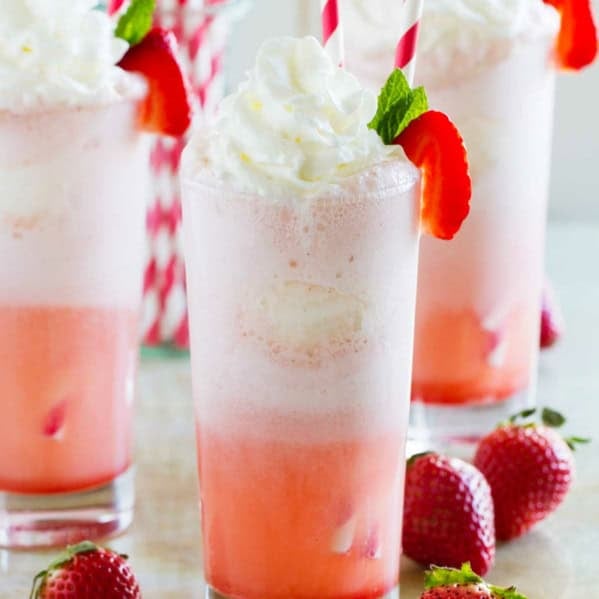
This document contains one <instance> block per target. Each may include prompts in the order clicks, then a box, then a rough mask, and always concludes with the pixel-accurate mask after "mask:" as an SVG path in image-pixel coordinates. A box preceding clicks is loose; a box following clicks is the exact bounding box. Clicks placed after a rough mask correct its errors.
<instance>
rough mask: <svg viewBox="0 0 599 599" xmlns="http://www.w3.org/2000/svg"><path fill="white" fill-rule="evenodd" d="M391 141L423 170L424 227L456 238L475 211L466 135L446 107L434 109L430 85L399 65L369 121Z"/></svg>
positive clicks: (441, 235) (447, 236)
mask: <svg viewBox="0 0 599 599" xmlns="http://www.w3.org/2000/svg"><path fill="white" fill-rule="evenodd" d="M368 126H369V128H371V129H374V130H375V131H376V132H377V133H378V134H379V136H380V137H381V139H382V140H383V142H384V143H385V144H387V145H390V144H394V145H400V146H401V147H402V148H403V150H404V152H405V154H406V156H407V157H408V159H409V160H410V161H411V162H412V163H413V164H414V165H415V166H417V167H418V168H419V169H420V171H421V174H422V197H421V203H420V221H421V225H422V228H423V230H424V231H426V232H427V233H429V234H430V235H432V236H434V237H437V238H438V239H445V240H450V239H453V237H454V236H455V235H456V234H457V233H458V231H459V230H460V228H461V226H462V223H463V222H464V220H465V219H466V217H467V216H468V214H469V212H470V199H471V197H472V181H471V179H470V174H469V165H468V155H467V152H466V148H465V146H464V141H463V139H462V137H461V135H460V133H459V131H458V130H457V128H456V127H455V125H454V124H453V123H452V122H451V120H450V119H449V118H448V117H447V116H446V115H445V114H443V113H442V112H438V111H435V110H429V109H428V99H427V97H426V92H425V91H424V88H422V87H417V88H415V89H412V88H411V87H410V84H409V83H408V81H407V79H406V78H405V76H404V74H403V73H402V72H401V70H400V69H395V71H393V73H392V74H391V76H390V77H389V79H388V80H387V83H386V84H385V86H384V87H383V89H382V91H381V94H380V96H379V102H378V109H377V113H376V115H375V116H374V118H373V119H372V121H371V122H370V123H369V125H368Z"/></svg>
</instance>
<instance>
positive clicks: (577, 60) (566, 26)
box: [544, 0, 597, 70]
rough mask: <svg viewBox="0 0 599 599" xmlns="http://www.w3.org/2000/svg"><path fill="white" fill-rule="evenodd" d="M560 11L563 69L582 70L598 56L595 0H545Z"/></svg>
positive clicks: (559, 52) (559, 45) (559, 53)
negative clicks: (593, 6) (592, 0)
mask: <svg viewBox="0 0 599 599" xmlns="http://www.w3.org/2000/svg"><path fill="white" fill-rule="evenodd" d="M544 2H545V3H546V4H550V5H551V6H553V7H554V8H556V9H557V11H558V12H559V13H560V17H561V26H560V30H559V35H558V38H557V48H556V52H557V60H558V64H559V66H560V67H561V68H563V69H567V70H579V69H582V68H583V67H586V66H587V65H589V64H591V63H592V62H593V61H594V60H595V57H596V56H597V28H596V27H595V22H594V20H593V9H592V6H591V0H544Z"/></svg>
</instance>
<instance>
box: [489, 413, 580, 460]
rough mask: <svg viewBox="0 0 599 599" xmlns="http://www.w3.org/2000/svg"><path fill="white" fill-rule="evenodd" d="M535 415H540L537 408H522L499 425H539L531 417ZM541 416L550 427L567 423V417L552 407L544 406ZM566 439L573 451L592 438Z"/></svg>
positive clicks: (529, 426)
mask: <svg viewBox="0 0 599 599" xmlns="http://www.w3.org/2000/svg"><path fill="white" fill-rule="evenodd" d="M535 415H538V410H537V408H528V409H526V410H522V412H518V413H517V414H514V415H513V416H511V417H510V418H509V419H508V420H507V422H505V423H502V424H500V425H499V426H506V425H510V424H512V425H517V426H522V427H524V428H534V427H536V426H538V424H537V422H536V420H535V419H531V416H535ZM540 416H541V422H542V423H543V424H544V425H545V426H548V427H550V428H560V427H562V426H564V424H566V417H565V416H564V415H563V414H560V413H559V412H557V411H556V410H552V409H551V408H543V409H542V410H541V412H540ZM564 441H565V442H566V443H567V445H568V447H569V448H570V449H571V450H572V451H576V449H577V446H578V445H584V444H586V443H590V442H591V439H588V438H586V437H565V438H564Z"/></svg>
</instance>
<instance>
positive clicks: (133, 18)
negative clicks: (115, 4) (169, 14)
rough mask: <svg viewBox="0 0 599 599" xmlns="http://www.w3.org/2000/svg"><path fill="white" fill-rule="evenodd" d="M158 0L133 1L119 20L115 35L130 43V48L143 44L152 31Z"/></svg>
mask: <svg viewBox="0 0 599 599" xmlns="http://www.w3.org/2000/svg"><path fill="white" fill-rule="evenodd" d="M155 8H156V0H132V1H131V4H130V5H129V8H128V9H127V12H125V13H124V14H123V16H122V17H121V18H120V19H119V22H118V24H117V26H116V30H115V32H114V34H115V35H116V37H120V38H121V39H124V40H125V41H126V42H128V43H129V45H130V46H136V45H137V44H139V42H141V41H142V40H143V39H144V37H146V35H148V32H149V31H150V29H152V20H153V16H154V9H155Z"/></svg>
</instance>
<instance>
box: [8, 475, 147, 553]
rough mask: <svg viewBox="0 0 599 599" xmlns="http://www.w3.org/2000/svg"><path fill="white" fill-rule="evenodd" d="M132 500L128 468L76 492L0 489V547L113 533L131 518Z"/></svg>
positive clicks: (48, 543) (67, 542) (60, 543)
mask: <svg viewBox="0 0 599 599" xmlns="http://www.w3.org/2000/svg"><path fill="white" fill-rule="evenodd" d="M134 501H135V489H134V469H133V468H130V469H129V470H128V471H127V472H125V473H124V474H121V475H120V476H119V477H117V478H116V479H114V480H113V481H111V482H110V483H108V484H106V485H104V486H102V487H97V488H94V489H86V490H85V491H80V492H77V493H64V494H55V495H19V494H16V493H4V492H0V547H7V548H13V549H26V548H34V547H57V546H64V545H72V544H73V543H78V542H80V541H83V540H87V539H89V540H92V541H95V540H98V539H103V538H106V537H112V536H115V535H117V534H119V533H121V532H123V531H124V530H126V529H127V528H128V527H129V525H130V524H131V522H132V520H133V507H134Z"/></svg>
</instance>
